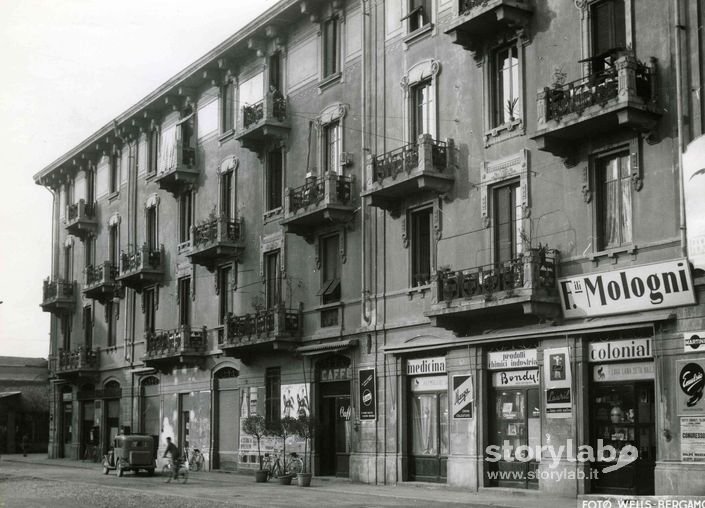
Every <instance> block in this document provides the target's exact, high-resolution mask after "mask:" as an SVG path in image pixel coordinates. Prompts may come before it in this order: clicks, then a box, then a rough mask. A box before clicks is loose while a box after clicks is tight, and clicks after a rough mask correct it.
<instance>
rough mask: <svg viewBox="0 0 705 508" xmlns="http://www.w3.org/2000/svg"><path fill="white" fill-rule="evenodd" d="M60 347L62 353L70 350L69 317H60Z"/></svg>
mask: <svg viewBox="0 0 705 508" xmlns="http://www.w3.org/2000/svg"><path fill="white" fill-rule="evenodd" d="M61 339H62V344H61V347H62V349H63V350H64V351H70V350H71V316H70V315H68V316H62V317H61Z"/></svg>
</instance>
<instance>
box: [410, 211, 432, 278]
mask: <svg viewBox="0 0 705 508" xmlns="http://www.w3.org/2000/svg"><path fill="white" fill-rule="evenodd" d="M432 214H433V210H432V209H431V208H424V209H421V210H416V211H413V212H411V213H410V222H411V285H412V287H416V286H424V285H426V284H429V283H430V281H431V216H432Z"/></svg>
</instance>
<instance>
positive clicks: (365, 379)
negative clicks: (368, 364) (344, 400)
mask: <svg viewBox="0 0 705 508" xmlns="http://www.w3.org/2000/svg"><path fill="white" fill-rule="evenodd" d="M376 399H377V391H376V389H375V369H360V420H374V419H375V418H377V409H376V408H377V400H376Z"/></svg>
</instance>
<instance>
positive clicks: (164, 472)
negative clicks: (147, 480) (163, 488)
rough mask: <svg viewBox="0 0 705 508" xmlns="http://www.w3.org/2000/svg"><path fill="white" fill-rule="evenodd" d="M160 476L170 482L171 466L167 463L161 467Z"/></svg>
mask: <svg viewBox="0 0 705 508" xmlns="http://www.w3.org/2000/svg"><path fill="white" fill-rule="evenodd" d="M162 476H163V477H164V481H165V482H166V483H171V477H172V472H171V468H170V467H169V466H168V465H167V466H164V467H163V468H162Z"/></svg>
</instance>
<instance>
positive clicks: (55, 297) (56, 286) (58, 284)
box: [42, 278, 76, 314]
mask: <svg viewBox="0 0 705 508" xmlns="http://www.w3.org/2000/svg"><path fill="white" fill-rule="evenodd" d="M75 295H76V283H75V282H74V281H66V280H62V279H53V280H52V279H49V278H47V279H44V284H43V286H42V310H43V311H44V312H52V313H54V314H61V313H64V312H70V311H71V310H73V307H74V305H75V302H76V300H75Z"/></svg>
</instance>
